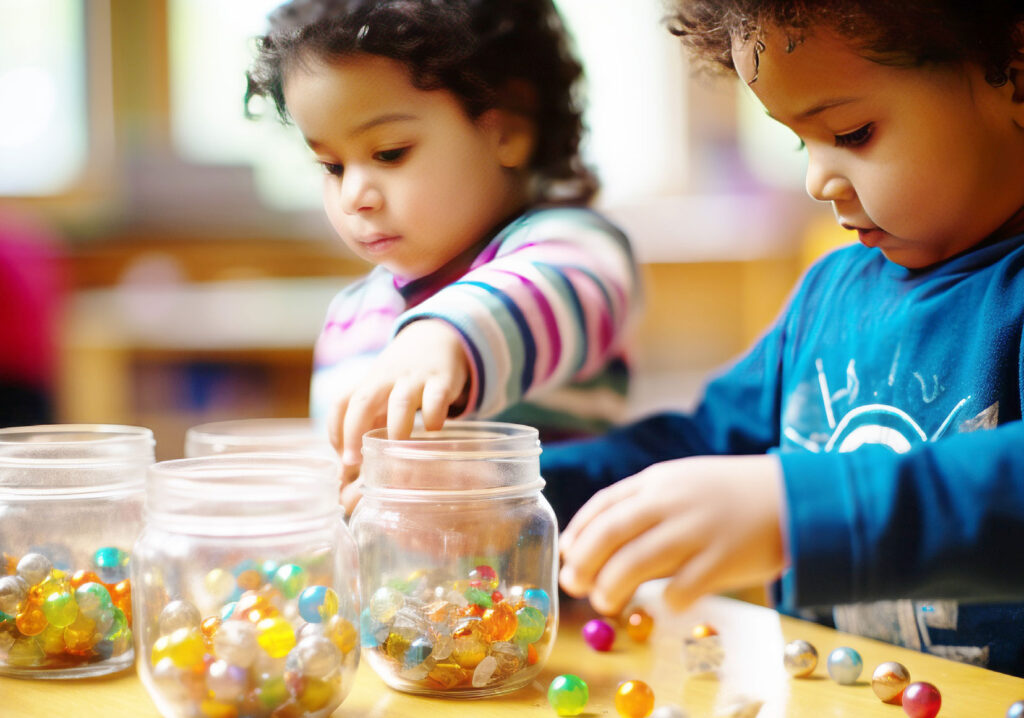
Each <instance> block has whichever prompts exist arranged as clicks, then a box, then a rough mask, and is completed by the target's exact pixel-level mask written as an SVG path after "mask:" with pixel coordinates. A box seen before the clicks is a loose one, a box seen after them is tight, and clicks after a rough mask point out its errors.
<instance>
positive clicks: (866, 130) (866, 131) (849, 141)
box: [836, 122, 875, 147]
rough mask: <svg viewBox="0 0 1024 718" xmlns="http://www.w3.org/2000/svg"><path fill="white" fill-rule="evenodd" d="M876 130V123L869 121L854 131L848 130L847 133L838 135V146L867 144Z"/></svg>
mask: <svg viewBox="0 0 1024 718" xmlns="http://www.w3.org/2000/svg"><path fill="white" fill-rule="evenodd" d="M874 130H875V125H874V123H873V122H869V123H867V124H866V125H864V126H862V127H858V128H857V129H856V130H854V131H853V132H847V133H846V134H845V135H836V147H860V146H862V145H864V144H867V141H868V140H870V139H871V135H872V133H873V132H874Z"/></svg>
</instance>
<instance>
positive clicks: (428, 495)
mask: <svg viewBox="0 0 1024 718" xmlns="http://www.w3.org/2000/svg"><path fill="white" fill-rule="evenodd" d="M545 485H546V482H545V481H544V479H542V478H540V477H538V478H536V479H535V480H534V481H532V482H530V483H528V484H508V485H505V486H486V487H483V488H477V487H474V486H470V487H467V488H461V489H449V488H443V489H436V488H432V487H419V488H392V487H389V486H374V485H370V484H363V497H364V498H365V497H367V496H369V497H371V498H382V499H390V500H398V501H412V502H418V501H431V502H441V503H443V502H445V501H458V502H462V501H465V500H466V497H467V496H470V497H472V498H473V500H486V499H512V498H517V497H519V496H529V495H531V494H534V493H537V492H539V491H541V490H543V488H544V486H545Z"/></svg>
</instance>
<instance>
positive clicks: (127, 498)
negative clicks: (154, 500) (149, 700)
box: [0, 424, 154, 678]
mask: <svg viewBox="0 0 1024 718" xmlns="http://www.w3.org/2000/svg"><path fill="white" fill-rule="evenodd" d="M153 444H154V442H153V433H152V432H151V431H150V430H149V429H145V428H142V427H134V426H105V425H95V424H56V425H49V426H27V427H13V428H6V429H0V552H2V556H0V674H5V675H11V676H20V677H27V678H80V677H88V676H97V675H103V674H106V673H114V672H116V671H120V670H123V669H125V668H128V667H130V666H131V665H132V662H133V661H134V650H133V642H132V603H131V601H132V596H131V581H130V579H129V563H130V556H131V554H130V551H131V548H132V544H133V543H134V541H135V539H136V538H137V536H138V534H139V531H140V530H141V527H142V503H143V495H144V486H145V477H146V467H147V466H149V465H151V464H152V463H153Z"/></svg>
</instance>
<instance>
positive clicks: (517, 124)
mask: <svg viewBox="0 0 1024 718" xmlns="http://www.w3.org/2000/svg"><path fill="white" fill-rule="evenodd" d="M480 125H481V126H482V127H484V128H486V129H487V130H488V131H489V132H491V133H492V136H493V138H494V143H495V144H494V151H495V157H496V158H497V160H498V163H499V164H500V165H501V166H502V167H506V168H508V169H513V170H514V169H524V168H525V167H526V166H527V165H529V164H530V159H531V158H532V157H533V148H534V146H535V145H536V141H537V139H536V138H537V133H536V130H535V129H534V126H533V121H532V120H531V119H530V118H529V117H527V116H525V115H522V114H519V113H517V112H512V111H510V110H504V109H498V108H492V109H490V110H487V111H486V112H484V114H483V115H481V116H480Z"/></svg>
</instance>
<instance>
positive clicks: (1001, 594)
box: [542, 0, 1024, 675]
mask: <svg viewBox="0 0 1024 718" xmlns="http://www.w3.org/2000/svg"><path fill="white" fill-rule="evenodd" d="M676 5H677V7H678V13H677V15H676V18H675V23H674V32H675V33H676V34H678V35H680V36H681V37H682V38H683V41H684V42H685V44H686V45H688V46H689V48H690V49H691V51H692V52H693V54H694V55H695V57H697V58H698V59H702V60H708V61H710V62H711V63H712V64H716V63H717V64H718V66H720V67H723V68H725V69H726V70H728V71H729V72H731V73H734V74H735V75H737V76H738V77H739V79H740V80H741V81H742V82H743V83H744V84H746V85H747V86H748V87H749V89H750V90H751V91H752V92H753V93H754V94H755V95H756V96H757V98H758V99H759V100H760V101H761V103H762V104H763V105H764V107H765V109H766V110H767V112H768V113H769V115H770V116H771V117H773V118H774V119H776V120H778V121H779V122H781V123H782V124H784V125H786V126H787V127H789V128H790V129H792V130H793V131H794V132H795V133H796V134H797V135H798V136H799V137H800V139H801V140H802V142H803V144H804V147H805V149H806V151H807V155H808V166H807V178H806V184H807V191H808V193H809V194H810V195H811V196H812V197H814V198H815V199H818V200H820V201H823V202H829V203H831V205H832V208H833V209H834V210H835V215H836V219H837V221H838V223H839V224H840V225H842V226H843V227H845V228H847V229H850V230H852V231H854V232H855V233H856V236H857V238H858V239H859V240H860V241H859V243H856V244H854V245H852V246H849V247H845V248H842V249H839V250H837V251H835V252H833V253H831V254H829V255H828V256H826V257H824V258H823V259H822V260H820V261H819V262H818V263H817V264H815V265H814V266H813V267H812V268H811V269H810V270H809V271H808V273H807V274H806V276H804V278H803V280H802V282H801V283H800V285H799V286H798V288H797V289H796V291H795V293H794V295H793V297H792V299H791V301H790V302H789V305H788V307H787V308H786V309H785V310H784V311H783V313H782V315H781V316H780V318H779V319H778V320H777V322H776V323H775V325H774V326H773V327H772V328H771V329H770V330H769V331H768V332H767V333H766V334H765V335H764V337H763V338H762V339H761V340H760V341H759V342H758V343H757V344H756V345H755V346H754V347H753V349H752V350H751V351H750V352H749V353H748V354H747V355H746V356H745V357H743V358H742V359H740V360H739V361H738V362H737V363H736V364H735V365H733V366H732V367H731V368H729V369H728V370H727V371H725V372H724V373H722V374H721V375H720V376H719V377H718V378H716V379H715V380H713V381H712V382H711V383H710V384H709V385H708V386H707V388H706V393H705V396H704V398H703V400H702V401H701V403H700V404H699V406H698V408H697V409H696V410H695V411H694V412H692V413H687V414H663V415H659V416H655V417H651V418H648V419H645V420H643V421H641V422H639V423H637V424H635V425H632V426H629V427H623V428H620V429H617V430H613V431H612V432H611V434H610V435H609V436H608V437H607V438H605V439H602V440H593V441H584V442H581V443H579V444H576V443H573V444H569V445H565V446H563V447H555V448H552V449H550V450H549V451H546V452H545V454H544V455H543V456H542V471H543V474H544V476H545V478H546V479H547V480H548V482H549V489H550V492H551V495H552V497H553V499H554V503H556V504H558V505H559V508H560V510H561V512H562V515H564V516H568V515H571V514H573V512H574V510H575V509H576V508H577V507H578V506H579V504H580V503H582V501H584V500H586V497H588V496H591V495H593V498H591V499H590V500H589V502H587V503H586V505H584V506H583V507H582V508H580V509H579V510H578V512H576V513H575V516H574V517H573V519H572V520H571V521H570V522H569V525H568V527H567V528H566V530H565V532H564V534H563V537H562V543H561V549H562V555H563V559H564V564H563V567H562V571H561V583H562V585H563V587H564V588H565V589H566V590H567V591H568V592H569V593H571V594H574V595H586V594H589V596H590V600H591V602H592V603H593V604H594V606H595V607H596V608H597V609H598V610H600V611H603V612H608V613H614V612H616V611H618V610H620V609H621V608H622V607H623V606H624V605H625V603H626V602H627V601H628V600H629V598H630V596H631V595H632V593H633V591H634V590H635V589H636V587H637V586H638V584H639V583H640V582H642V581H645V580H648V579H653V578H658V577H669V581H668V583H667V588H666V593H665V597H666V600H667V601H668V602H669V603H670V604H673V605H675V606H678V607H682V606H685V605H687V604H689V603H690V602H692V601H693V600H695V599H696V598H697V597H698V596H700V595H702V594H704V593H708V592H715V591H723V590H728V589H733V588H738V587H741V586H749V585H753V584H755V583H760V582H764V581H776V583H775V585H774V594H775V598H776V599H777V601H778V602H779V603H778V605H779V607H780V609H781V610H796V609H797V608H798V607H799V608H804V607H821V606H828V607H831V606H835V608H834V610H832V611H831V612H830V613H831V614H832V616H833V617H834V620H835V623H836V625H837V627H838V628H840V629H842V630H846V631H850V632H854V633H859V634H862V635H868V636H872V637H875V638H880V639H882V640H886V641H890V642H895V643H900V644H903V645H906V646H909V647H912V648H916V649H919V650H922V651H927V652H930V653H934V654H938V655H942V656H946V657H948V658H953V659H957V660H961V661H966V662H971V663H976V664H978V665H983V666H987V667H988V668H991V669H994V670H998V671H1004V672H1007V673H1013V674H1016V675H1024V606H1022V604H1021V603H1020V602H1019V600H1020V597H1021V595H1022V594H1024V560H1022V556H1024V553H1022V552H1021V551H1020V549H1019V547H1020V546H1021V545H1022V544H1024V423H1022V421H1021V408H1022V403H1024V5H1022V4H1021V2H1019V0H1017V1H1012V2H1011V1H1008V0H979V2H972V3H959V2H952V1H949V2H936V1H935V0H907V1H906V2H899V3H892V2H883V1H881V0H859V1H853V2H848V1H846V0H843V2H838V1H825V2H808V1H801V0H796V1H790V2H783V1H781V0H777V1H776V0H763V1H758V0H726V1H724V2H720V1H717V0H716V1H715V2H711V1H705V0H679V1H678V2H677V3H676ZM620 479H621V480H620ZM616 482H617V483H616ZM602 487H607V488H604V489H603V490H600V491H598V489H601V488H602ZM595 491H597V493H596V495H594V493H595ZM960 599H964V602H960V601H959V600H960ZM978 599H980V600H982V601H985V602H986V603H969V602H966V601H968V600H975V601H977V600H978ZM1010 599H1014V602H1005V601H1008V600H1010ZM999 601H1004V602H1003V603H999ZM867 602H874V603H870V604H869V603H867ZM837 604H838V605H837Z"/></svg>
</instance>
